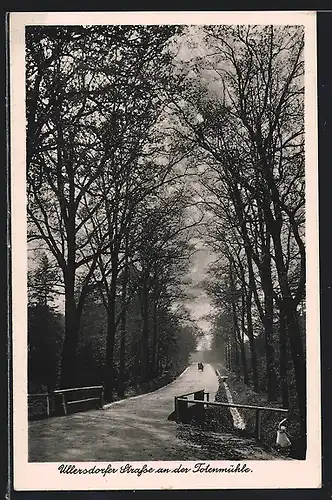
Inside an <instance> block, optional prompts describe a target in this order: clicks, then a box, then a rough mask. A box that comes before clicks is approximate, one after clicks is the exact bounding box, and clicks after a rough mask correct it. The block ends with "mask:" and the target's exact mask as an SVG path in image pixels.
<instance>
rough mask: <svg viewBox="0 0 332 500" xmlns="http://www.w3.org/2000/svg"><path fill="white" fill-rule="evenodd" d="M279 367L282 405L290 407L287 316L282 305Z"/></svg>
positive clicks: (280, 312) (280, 313) (280, 311)
mask: <svg viewBox="0 0 332 500" xmlns="http://www.w3.org/2000/svg"><path fill="white" fill-rule="evenodd" d="M279 367H280V381H281V400H282V406H283V407H284V408H288V407H289V398H288V373H287V336H286V322H285V316H284V311H283V309H282V307H280V310H279Z"/></svg>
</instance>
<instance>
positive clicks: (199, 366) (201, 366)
mask: <svg viewBox="0 0 332 500" xmlns="http://www.w3.org/2000/svg"><path fill="white" fill-rule="evenodd" d="M198 369H199V370H200V371H201V372H202V371H203V370H204V365H203V363H198Z"/></svg>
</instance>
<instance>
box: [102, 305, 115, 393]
mask: <svg viewBox="0 0 332 500" xmlns="http://www.w3.org/2000/svg"><path fill="white" fill-rule="evenodd" d="M115 328H116V326H115V299H114V300H112V299H110V300H109V303H108V309H107V342H106V359H105V364H104V397H105V400H106V401H112V399H113V389H114V378H115V373H114V342H115Z"/></svg>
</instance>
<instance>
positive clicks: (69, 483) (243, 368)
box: [9, 11, 321, 490]
mask: <svg viewBox="0 0 332 500" xmlns="http://www.w3.org/2000/svg"><path fill="white" fill-rule="evenodd" d="M9 30H10V75H9V77H10V139H11V157H10V162H11V179H10V182H11V217H12V219H11V227H12V234H11V238H12V239H11V248H12V316H13V319H12V346H13V352H12V355H13V466H14V489H16V490H89V489H91V490H138V489H221V490H222V489H230V488H232V489H234V488H236V489H245V488H319V487H320V486H321V430H320V429H321V414H320V357H319V356H320V354H319V353H320V330H319V284H318V283H319V266H318V264H319V259H318V179H317V178H318V171H317V102H316V15H315V13H314V12H305V11H303V12H290V11H288V12H281V11H280V12H277V11H276V12H147V13H145V12H136V13H129V12H127V13H117V12H101V13H93V12H90V13H88V12H67V13H54V12H43V13H41V12H38V13H34V12H29V13H28V12H26V13H12V14H10V23H9Z"/></svg>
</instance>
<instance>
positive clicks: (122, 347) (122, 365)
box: [118, 236, 129, 397]
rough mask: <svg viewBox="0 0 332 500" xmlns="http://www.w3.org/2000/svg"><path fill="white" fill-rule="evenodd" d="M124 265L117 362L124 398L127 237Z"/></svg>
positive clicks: (121, 395) (120, 393)
mask: <svg viewBox="0 0 332 500" xmlns="http://www.w3.org/2000/svg"><path fill="white" fill-rule="evenodd" d="M125 252H126V255H125V263H124V270H123V277H122V278H123V281H122V292H121V314H122V317H121V337H120V362H119V381H118V395H119V396H120V397H123V396H124V392H125V390H124V378H125V368H126V330H127V285H128V275H129V269H128V236H127V237H126V246H125Z"/></svg>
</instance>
